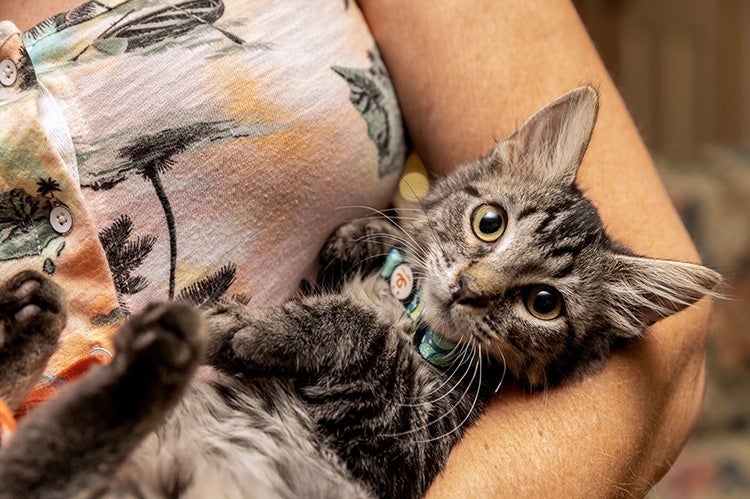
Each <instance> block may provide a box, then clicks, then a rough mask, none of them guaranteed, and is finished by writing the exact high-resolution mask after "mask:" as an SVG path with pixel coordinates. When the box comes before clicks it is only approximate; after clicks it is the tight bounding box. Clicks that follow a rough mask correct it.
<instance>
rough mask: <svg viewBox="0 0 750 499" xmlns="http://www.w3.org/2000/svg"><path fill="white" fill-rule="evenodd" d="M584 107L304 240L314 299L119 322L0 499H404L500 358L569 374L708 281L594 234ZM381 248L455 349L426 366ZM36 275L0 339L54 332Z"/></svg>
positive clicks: (22, 438) (564, 100)
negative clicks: (585, 183)
mask: <svg viewBox="0 0 750 499" xmlns="http://www.w3.org/2000/svg"><path fill="white" fill-rule="evenodd" d="M596 113H597V95H596V92H595V91H594V90H593V89H592V88H590V87H583V88H580V89H577V90H574V91H573V92H571V93H569V94H567V95H565V96H563V97H561V98H560V99H558V100H557V101H555V102H553V103H552V104H550V105H549V106H547V107H545V108H544V109H542V110H541V111H539V112H538V113H537V114H535V115H534V116H533V117H532V118H530V119H529V121H527V122H526V123H525V124H524V125H523V126H522V127H521V129H520V130H519V131H518V132H516V133H515V134H513V135H512V136H511V137H509V138H508V139H506V140H504V141H502V142H500V143H498V144H497V145H496V146H495V148H494V149H493V150H492V151H491V153H490V154H488V155H487V156H486V157H484V158H482V159H480V160H478V161H476V162H474V163H472V164H469V165H466V166H465V167H464V168H463V169H461V170H460V171H458V172H457V173H456V174H454V175H451V176H449V177H447V178H445V179H444V180H442V181H441V182H439V183H438V184H437V185H436V186H435V187H434V189H433V191H432V192H431V193H430V194H429V196H428V197H427V198H426V199H425V200H424V209H423V210H421V211H420V212H418V213H415V214H414V215H413V216H404V218H402V219H397V220H396V222H397V223H392V222H393V220H388V219H386V218H382V217H378V218H368V219H365V220H358V221H354V222H352V223H350V224H347V225H345V226H342V227H341V228H339V229H338V230H337V232H336V233H335V234H334V235H333V237H332V238H331V239H330V241H329V242H328V243H327V245H326V246H325V248H324V249H323V251H322V253H321V260H322V271H321V274H320V279H319V285H320V286H321V287H322V288H323V289H326V290H328V291H327V292H325V293H320V294H315V295H310V296H306V297H302V298H300V299H297V300H294V301H290V302H288V303H286V304H284V305H283V306H281V307H277V308H271V309H248V308H246V307H244V306H242V305H238V304H223V305H220V306H217V307H216V308H214V309H212V310H210V311H209V312H207V313H206V314H204V316H203V317H201V316H199V315H198V313H197V312H196V311H195V310H193V309H192V308H189V307H186V306H185V305H180V304H165V305H158V306H153V307H152V308H150V309H149V310H147V311H146V312H144V313H143V314H141V315H139V316H136V317H134V318H133V319H131V320H130V321H129V323H128V324H127V325H126V326H125V327H124V328H123V329H122V330H121V332H120V333H118V336H117V338H116V341H117V355H116V356H115V358H114V360H113V362H112V363H111V364H110V365H108V366H104V367H102V368H101V369H99V370H98V371H96V372H94V373H92V374H91V375H90V376H87V377H86V378H84V379H83V380H81V381H80V382H79V383H77V384H76V385H74V386H71V387H70V388H69V389H68V390H66V391H65V392H64V393H63V394H62V395H61V396H60V397H58V398H56V399H54V400H52V401H50V402H49V403H48V404H46V405H45V406H43V407H41V408H40V409H38V410H37V411H35V412H34V413H33V414H32V415H31V416H30V417H28V418H26V419H25V420H24V422H23V423H22V424H21V425H20V426H19V428H18V431H17V432H16V433H15V434H14V436H13V439H12V441H11V442H10V444H9V445H6V446H5V447H4V448H3V449H2V450H0V483H1V484H3V486H2V488H0V497H2V498H4V497H71V496H84V497H88V496H91V495H99V494H103V495H108V496H114V497H263V498H266V497H321V498H322V497H325V498H328V497H420V496H421V495H422V494H423V493H424V492H425V490H426V489H427V487H428V485H429V484H430V482H431V481H432V479H433V478H434V477H435V475H436V474H437V473H438V472H439V471H440V470H441V469H442V467H443V465H444V464H445V461H446V459H447V456H448V453H449V451H450V449H451V447H452V446H453V444H454V443H455V442H456V441H457V440H458V439H459V438H460V436H461V435H462V434H463V431H464V430H465V428H466V427H467V426H468V425H469V424H470V423H471V422H472V421H473V420H474V419H475V418H476V417H477V415H478V414H479V412H480V411H481V409H482V407H483V406H484V405H485V404H486V403H487V402H488V401H489V400H490V398H491V396H492V394H493V393H494V392H495V391H496V388H497V387H498V386H499V384H500V383H502V382H503V380H504V377H505V374H506V372H507V373H508V374H509V375H511V376H513V377H514V378H515V379H516V380H518V382H520V383H521V384H523V385H524V386H526V387H527V388H529V389H536V388H540V387H542V388H546V387H548V386H553V385H556V384H558V383H561V382H564V381H566V380H569V379H576V378H579V377H580V376H583V375H585V374H586V373H589V372H592V371H594V370H596V369H598V368H600V367H601V365H602V364H603V362H604V361H605V360H606V358H607V357H608V356H609V354H610V352H611V350H612V348H613V347H614V346H615V345H617V344H618V343H619V342H622V341H626V340H629V339H632V338H637V337H639V336H641V335H642V334H643V332H644V329H645V328H646V327H647V326H648V325H649V324H651V323H653V322H655V321H657V320H659V319H660V318H662V317H666V316H668V315H670V314H672V313H675V312H676V311H678V310H681V309H682V308H684V307H686V306H688V305H690V304H692V303H694V302H695V301H697V300H698V299H699V298H701V297H702V296H704V295H705V294H709V293H710V290H711V289H712V288H713V287H714V286H715V285H716V284H717V283H718V281H719V276H718V275H717V274H716V273H715V272H713V271H711V270H709V269H706V268H704V267H701V266H699V265H694V264H688V263H679V262H670V261H663V260H653V259H647V258H643V257H639V256H636V255H633V254H632V253H631V252H630V251H629V250H627V249H626V248H624V247H623V246H622V245H620V244H617V243H616V242H613V241H612V240H611V239H610V238H609V237H608V236H607V234H606V233H605V231H604V229H603V226H602V223H601V221H600V219H599V216H598V213H597V211H596V209H595V207H594V206H593V205H592V204H591V203H590V202H589V201H588V200H587V199H586V198H585V197H583V195H582V194H581V192H580V191H579V190H578V189H577V188H576V186H575V177H576V173H577V170H578V166H579V164H580V162H581V159H582V157H583V154H584V152H585V150H586V147H587V145H588V142H589V139H590V137H591V133H592V130H593V127H594V121H595V118H596ZM481 206H493V207H496V209H497V210H499V212H502V213H504V214H505V217H506V223H505V230H504V232H502V234H501V235H500V236H499V237H497V238H496V239H493V240H492V241H491V242H487V241H486V240H483V239H482V238H480V237H478V234H477V229H476V227H475V225H474V224H473V223H472V216H473V214H474V213H475V212H476V210H477V208H478V207H481ZM392 246H399V247H401V248H402V249H404V250H405V251H406V252H407V258H408V261H409V262H410V263H411V265H412V266H413V268H414V269H415V275H416V276H417V278H418V280H419V282H420V285H421V287H422V291H423V296H424V299H425V303H426V307H425V312H424V317H423V321H422V323H423V324H427V325H429V327H430V328H431V329H432V330H433V331H434V332H436V333H438V334H439V335H441V336H443V337H445V338H447V339H450V340H453V341H454V342H457V343H458V344H459V346H458V347H457V350H456V352H457V354H456V359H455V361H454V363H453V364H452V365H450V366H449V367H447V368H445V369H441V368H437V367H434V366H432V365H431V364H429V363H427V362H426V361H425V360H424V359H423V358H422V357H420V356H419V354H418V352H417V349H416V348H415V341H418V339H419V337H420V331H421V329H420V327H421V326H419V325H417V324H415V323H414V322H412V321H411V320H410V319H408V318H407V317H406V316H405V314H404V309H403V306H402V304H401V303H400V302H399V301H397V300H396V299H395V298H393V297H392V296H391V294H390V292H389V289H388V285H387V283H385V281H384V280H383V279H381V278H380V277H379V276H378V275H377V273H376V272H373V271H374V270H376V269H377V268H378V267H379V265H380V264H381V262H382V257H383V256H384V255H385V254H386V253H387V251H388V250H389V249H390V248H391V247H392ZM35 279H39V280H42V281H43V282H44V283H45V284H44V286H41V287H40V289H44V290H45V297H46V298H45V300H44V301H39V303H38V306H39V310H40V312H41V314H40V315H38V318H46V319H45V320H46V321H47V322H44V321H42V320H36V322H35V318H34V317H33V315H34V314H33V313H31V312H33V311H34V310H33V309H32V310H31V312H29V310H28V309H27V312H28V313H24V314H22V315H21V318H22V320H20V319H19V316H18V315H17V311H18V309H19V307H20V306H21V305H19V303H16V302H17V301H18V300H17V299H16V302H14V303H11V305H6V307H5V308H4V309H3V310H4V314H5V322H4V325H5V326H4V327H5V328H6V329H7V331H4V332H5V333H6V336H7V333H8V332H10V333H12V332H13V331H15V329H14V328H22V329H23V330H24V331H27V330H30V329H33V328H31V327H30V326H29V324H30V323H31V324H32V325H36V326H44V324H48V326H47V329H50V328H57V329H58V330H59V327H60V324H58V322H61V321H57V322H55V321H52V322H50V320H49V317H50V313H52V315H54V314H55V312H54V311H58V312H59V311H60V310H61V304H60V300H61V298H60V295H59V293H58V294H57V295H55V296H57V298H56V299H53V300H50V298H49V295H50V291H49V289H51V288H50V287H51V286H52V285H51V284H50V283H48V282H47V281H44V280H43V279H42V278H41V277H36V278H35ZM539 285H544V286H548V287H549V288H550V289H551V288H554V289H556V290H557V291H558V292H559V293H560V295H561V296H562V298H563V301H564V305H563V306H562V307H561V310H562V314H561V315H560V316H559V317H554V318H551V319H549V320H541V319H538V318H536V317H535V316H534V315H533V314H531V313H530V312H529V307H528V306H527V302H528V299H527V294H528V293H529V290H530V289H533V288H535V287H537V286H539ZM7 286H9V285H6V288H7ZM13 286H16V287H17V286H18V282H16V283H15V284H13ZM12 289H16V288H11V290H12ZM25 289H27V291H28V292H31V291H29V290H31V287H27V288H25ZM26 294H28V293H26ZM10 295H11V300H10V301H11V302H13V300H14V299H13V298H12V297H13V296H15V295H13V293H12V292H11V293H10ZM0 296H8V293H7V292H5V293H0ZM24 300H25V302H24V303H28V301H29V297H28V296H25V297H24ZM32 301H33V300H32ZM34 303H37V302H34ZM14 307H15V308H14ZM51 311H52V312H51ZM14 321H15V322H14ZM19 321H20V322H23V324H19ZM204 323H206V324H207V328H206V327H204ZM49 336H50V335H49V334H47V336H46V337H49ZM40 338H41V337H40ZM39 341H41V339H40V340H39ZM204 350H205V353H204ZM0 353H2V350H0ZM0 358H3V357H2V356H0ZM201 359H203V361H204V362H205V363H207V364H208V365H207V366H204V367H202V368H201V369H200V370H198V373H197V374H194V373H195V372H196V369H197V368H198V364H199V363H200V361H201ZM0 376H1V375H0ZM2 381H3V380H2V379H0V386H4V385H2V383H1V382H2ZM6 385H7V383H6Z"/></svg>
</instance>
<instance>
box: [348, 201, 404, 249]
mask: <svg viewBox="0 0 750 499" xmlns="http://www.w3.org/2000/svg"><path fill="white" fill-rule="evenodd" d="M341 208H363V209H366V210H371V211H372V212H373V213H377V214H378V215H380V216H382V217H383V218H385V219H387V220H388V221H390V222H391V223H392V224H393V225H395V226H396V227H397V228H398V229H399V230H401V231H402V232H403V233H404V234H406V235H407V236H409V238H410V239H411V240H412V241H413V242H414V244H416V245H417V246H418V245H419V244H418V243H417V241H416V239H414V237H412V235H411V234H409V232H408V231H407V230H406V229H404V228H403V227H402V226H401V225H400V224H399V223H398V222H397V221H396V220H395V219H394V218H393V217H392V216H391V215H389V214H388V213H386V212H384V211H383V210H379V209H377V208H373V207H371V206H363V205H352V206H342V207H341Z"/></svg>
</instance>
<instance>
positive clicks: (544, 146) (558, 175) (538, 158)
mask: <svg viewBox="0 0 750 499" xmlns="http://www.w3.org/2000/svg"><path fill="white" fill-rule="evenodd" d="M598 111H599V95H598V93H597V91H596V90H595V89H594V87H591V86H584V87H579V88H576V89H575V90H572V91H570V92H568V93H567V94H565V95H563V96H562V97H559V98H558V99H556V100H555V101H553V102H552V103H550V104H548V105H547V106H545V107H543V108H542V109H540V110H539V111H537V112H536V114H534V115H533V116H532V117H531V118H529V119H528V120H527V121H526V123H524V124H523V126H521V128H519V129H518V131H516V132H515V133H514V134H513V135H511V136H510V137H508V139H507V140H505V141H503V142H501V143H499V144H498V146H497V148H498V151H496V152H497V153H500V154H503V155H504V156H505V157H506V158H508V159H509V160H510V161H509V163H510V164H512V165H513V166H512V167H513V168H517V169H522V170H523V173H524V174H531V175H533V176H534V177H536V178H537V179H540V180H543V181H545V182H549V183H552V184H555V185H560V184H562V185H572V184H573V182H575V178H576V173H577V172H578V167H579V166H580V164H581V160H582V159H583V154H584V153H585V152H586V148H587V147H588V145H589V141H590V140H591V134H592V132H593V130H594V123H595V122H596V116H597V113H598ZM519 173H520V172H519Z"/></svg>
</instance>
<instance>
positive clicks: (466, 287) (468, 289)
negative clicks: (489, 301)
mask: <svg viewBox="0 0 750 499" xmlns="http://www.w3.org/2000/svg"><path fill="white" fill-rule="evenodd" d="M474 280H475V279H474V277H473V276H467V275H466V274H461V275H460V276H459V277H458V281H457V283H456V284H454V285H453V286H451V288H450V292H451V305H452V304H454V303H456V304H459V305H471V306H475V307H480V306H483V300H482V297H481V295H479V294H478V293H477V292H476V291H474V290H473V289H472V281H474ZM474 285H476V284H474Z"/></svg>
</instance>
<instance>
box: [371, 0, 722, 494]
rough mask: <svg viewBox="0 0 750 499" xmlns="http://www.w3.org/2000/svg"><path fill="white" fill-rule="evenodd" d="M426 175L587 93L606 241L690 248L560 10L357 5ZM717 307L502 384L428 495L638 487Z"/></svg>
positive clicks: (669, 438) (583, 42) (684, 419)
mask: <svg viewBox="0 0 750 499" xmlns="http://www.w3.org/2000/svg"><path fill="white" fill-rule="evenodd" d="M359 4H360V7H361V8H362V10H363V12H364V13H365V16H366V18H367V20H368V22H369V24H370V27H371V29H372V31H373V33H374V36H375V38H376V41H377V42H378V45H379V47H380V50H381V53H382V55H383V58H384V60H385V61H386V64H387V66H388V69H389V71H390V73H391V77H392V78H393V81H394V85H395V87H396V91H397V94H398V97H399V100H400V103H401V106H402V109H403V113H404V117H405V120H406V123H407V127H408V129H409V131H410V134H411V136H412V139H413V141H414V144H415V147H416V149H417V151H418V153H419V154H420V155H421V156H422V158H423V160H424V161H425V163H426V164H427V165H428V168H429V169H430V170H432V171H434V172H437V173H444V172H447V171H449V170H451V169H452V168H455V167H456V165H458V164H460V163H462V162H465V161H468V160H471V159H473V158H476V157H478V156H480V155H482V154H485V153H487V152H488V151H489V150H490V148H491V146H492V144H493V143H494V141H495V139H499V138H502V137H504V136H506V135H507V134H509V133H510V132H512V131H513V130H514V129H515V128H516V127H517V126H518V125H520V124H521V123H522V122H523V121H524V120H525V119H526V118H527V117H528V116H529V115H531V114H532V113H533V112H534V111H535V110H537V109H538V108H540V107H541V106H543V105H544V104H546V103H548V102H549V101H551V100H553V99H554V98H556V97H558V96H560V95H562V94H563V93H565V92H567V91H569V90H571V89H572V88H574V87H577V86H579V85H581V84H585V83H593V84H594V85H595V86H597V87H598V88H599V90H600V93H601V110H600V115H599V121H598V123H597V125H596V129H595V132H594V137H593V140H592V142H591V145H590V148H589V150H588V152H587V154H586V157H585V159H584V161H583V166H582V167H581V172H580V175H579V178H578V185H579V186H580V187H581V188H582V189H583V190H584V192H585V193H586V194H587V196H588V197H589V198H590V199H591V200H592V201H593V202H594V203H595V204H596V206H597V207H598V208H599V210H600V212H601V215H602V218H603V220H604V222H605V224H606V226H607V228H608V230H609V232H610V234H611V235H612V236H613V237H614V238H615V239H618V240H620V241H622V242H624V243H626V244H627V245H628V246H630V247H631V248H632V249H633V250H635V251H637V252H639V253H642V254H646V255H648V256H655V257H664V258H672V259H680V260H688V261H696V260H697V258H698V257H697V254H696V251H695V249H694V247H693V245H692V243H691V241H690V238H689V236H688V235H687V233H686V232H685V230H684V228H683V226H682V224H681V222H680V220H679V218H678V216H677V214H676V213H675V211H674V209H673V207H672V205H671V203H670V201H669V198H668V197H667V194H666V193H665V191H664V189H663V187H662V185H661V183H660V181H659V179H658V176H657V174H656V172H655V170H654V167H653V163H652V161H651V159H650V156H649V154H648V152H647V150H646V148H645V147H644V145H643V142H642V140H641V139H640V137H639V135H638V132H637V130H636V128H635V126H634V125H633V122H632V120H631V119H630V117H629V114H628V112H627V109H626V108H625V106H624V104H623V102H622V100H621V98H620V96H619V94H618V93H617V90H616V89H615V87H614V85H613V83H612V82H611V80H610V78H609V76H608V75H607V73H606V70H605V69H604V66H603V64H602V63H601V61H600V59H599V57H598V55H597V54H596V51H595V49H594V47H593V45H592V43H591V41H590V39H589V38H588V35H587V34H586V32H585V30H584V28H583V26H582V25H581V23H580V21H579V19H578V17H577V14H576V12H575V9H574V8H573V6H572V4H570V3H569V2H567V1H542V0H528V1H524V2H517V1H512V0H479V1H474V2H464V1H461V0H441V1H440V2H433V1H430V0H410V1H408V2H402V1H400V0H360V2H359ZM709 313H710V304H709V303H708V302H707V301H706V300H704V301H701V302H699V303H698V305H697V306H695V307H693V308H691V309H689V310H687V311H685V312H683V313H680V314H678V315H677V316H675V317H673V318H671V319H668V320H665V321H663V322H661V323H659V324H657V325H656V326H654V327H653V328H651V330H650V333H649V335H648V336H647V338H646V339H645V340H644V341H642V342H641V343H639V344H638V345H635V346H633V347H630V348H628V349H627V350H625V351H623V352H619V353H617V354H616V355H615V356H614V357H613V358H612V359H611V361H610V362H609V363H608V364H607V366H606V368H605V369H604V371H603V372H602V373H600V374H598V375H595V376H592V377H590V378H589V379H587V380H585V381H584V382H582V383H578V384H574V385H571V386H566V387H563V388H560V389H556V390H552V391H550V392H549V393H547V394H536V395H535V396H526V395H522V394H519V393H517V392H513V391H509V390H504V391H503V392H502V396H501V397H499V398H498V399H497V400H496V401H495V402H494V403H493V404H492V405H491V406H490V407H489V408H488V410H487V412H486V414H485V415H484V416H483V417H482V418H481V419H480V421H479V423H478V424H477V425H475V426H474V427H473V428H471V430H470V431H469V432H468V433H467V435H466V436H465V438H464V440H462V442H460V443H459V445H458V446H457V447H456V448H455V449H454V452H453V453H452V455H451V458H450V460H449V463H448V467H447V470H446V473H445V474H444V475H443V476H441V477H440V478H439V479H438V480H437V481H436V483H435V484H434V486H433V487H432V489H431V490H430V494H429V495H430V496H431V497H442V496H445V497H455V496H456V495H457V494H458V495H461V496H472V497H479V496H482V495H485V496H504V497H507V496H517V495H519V494H523V495H527V496H540V497H543V496H550V495H552V494H553V493H557V494H560V493H564V494H566V495H571V494H572V495H573V496H590V497H606V496H616V495H619V494H622V493H623V492H625V491H629V492H634V493H636V494H638V493H642V492H643V491H645V490H647V489H648V488H649V487H650V486H651V485H653V482H654V481H655V480H657V479H658V478H659V477H661V475H662V474H663V473H664V472H665V471H666V469H667V467H668V465H669V464H670V463H671V462H672V461H673V460H674V458H675V457H676V455H677V453H678V452H679V450H680V449H681V447H682V445H683V443H684V441H685V440H686V438H687V436H688V434H689V432H690V430H691V429H692V427H693V425H694V423H695V420H696V418H697V415H698V412H699V410H700V404H701V397H702V393H703V382H704V370H703V369H704V364H703V362H704V353H705V339H706V332H707V329H708V319H709Z"/></svg>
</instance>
